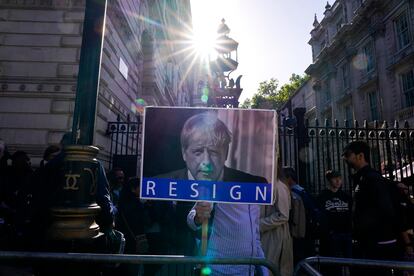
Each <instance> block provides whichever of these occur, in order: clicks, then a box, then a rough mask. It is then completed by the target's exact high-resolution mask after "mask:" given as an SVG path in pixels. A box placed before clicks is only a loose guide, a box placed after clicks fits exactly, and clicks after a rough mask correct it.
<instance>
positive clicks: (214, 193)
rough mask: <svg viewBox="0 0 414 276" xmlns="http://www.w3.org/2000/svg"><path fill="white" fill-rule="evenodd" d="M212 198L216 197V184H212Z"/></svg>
mask: <svg viewBox="0 0 414 276" xmlns="http://www.w3.org/2000/svg"><path fill="white" fill-rule="evenodd" d="M213 199H216V184H213Z"/></svg>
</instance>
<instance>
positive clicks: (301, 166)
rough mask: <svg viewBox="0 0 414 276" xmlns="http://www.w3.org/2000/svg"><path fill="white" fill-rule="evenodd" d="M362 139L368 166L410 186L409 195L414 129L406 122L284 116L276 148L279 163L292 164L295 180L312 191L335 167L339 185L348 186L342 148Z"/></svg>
mask: <svg viewBox="0 0 414 276" xmlns="http://www.w3.org/2000/svg"><path fill="white" fill-rule="evenodd" d="M356 140H362V141H365V142H367V143H368V144H369V146H370V148H371V156H370V158H371V166H372V167H374V168H375V169H377V170H378V171H380V172H381V174H382V175H383V176H385V177H387V178H390V179H393V180H396V181H401V182H404V183H406V184H408V186H409V187H410V194H411V195H413V182H414V176H413V172H414V170H413V169H414V129H413V128H411V127H410V126H409V124H408V122H405V124H404V126H402V127H400V125H399V124H398V122H395V123H394V124H393V126H392V127H390V126H389V125H388V123H387V122H385V121H384V122H382V123H380V122H378V121H374V122H373V123H372V124H368V123H367V122H366V121H364V122H363V125H362V126H360V125H359V123H358V122H357V121H354V122H348V121H344V123H343V124H342V125H340V124H339V122H338V121H337V120H334V123H333V125H332V124H331V123H330V122H329V121H327V120H326V121H325V122H324V124H322V125H321V124H320V123H319V121H318V120H315V121H313V122H309V121H305V120H303V118H287V119H284V120H283V121H282V122H281V123H280V126H279V147H280V148H279V151H280V153H281V162H282V166H291V167H294V168H295V169H296V170H297V172H298V178H299V180H298V182H299V184H301V185H303V186H304V187H306V189H307V190H308V191H309V192H311V193H312V194H318V193H319V191H321V190H322V189H324V188H325V187H326V180H325V172H326V171H327V170H336V171H339V172H340V173H341V174H342V176H343V179H344V184H343V189H344V190H345V191H347V192H350V191H351V190H352V181H351V177H350V176H351V171H350V169H349V168H348V167H347V165H346V164H345V162H344V161H343V159H342V151H343V149H344V147H345V145H347V144H348V143H349V142H351V141H356Z"/></svg>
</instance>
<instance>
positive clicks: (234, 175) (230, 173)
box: [156, 167, 267, 183]
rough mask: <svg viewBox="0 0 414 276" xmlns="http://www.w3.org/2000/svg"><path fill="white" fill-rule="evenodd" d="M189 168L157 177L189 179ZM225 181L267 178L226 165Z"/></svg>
mask: <svg viewBox="0 0 414 276" xmlns="http://www.w3.org/2000/svg"><path fill="white" fill-rule="evenodd" d="M187 172H188V171H187V169H181V170H177V171H173V172H169V173H165V174H161V175H157V176H156V177H157V178H170V179H185V180H188V175H187ZM223 181H224V182H249V183H267V180H266V178H264V177H261V176H256V175H252V174H248V173H245V172H242V171H239V170H235V169H231V168H228V167H224V174H223Z"/></svg>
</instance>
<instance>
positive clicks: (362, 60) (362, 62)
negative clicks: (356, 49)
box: [352, 54, 368, 70]
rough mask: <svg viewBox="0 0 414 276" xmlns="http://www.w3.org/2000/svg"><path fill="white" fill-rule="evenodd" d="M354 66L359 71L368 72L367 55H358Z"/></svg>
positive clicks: (353, 62)
mask: <svg viewBox="0 0 414 276" xmlns="http://www.w3.org/2000/svg"><path fill="white" fill-rule="evenodd" d="M352 65H353V66H354V67H355V68H356V69H358V70H366V69H367V65H368V58H367V56H366V55H365V54H358V55H356V56H355V57H354V58H353V59H352Z"/></svg>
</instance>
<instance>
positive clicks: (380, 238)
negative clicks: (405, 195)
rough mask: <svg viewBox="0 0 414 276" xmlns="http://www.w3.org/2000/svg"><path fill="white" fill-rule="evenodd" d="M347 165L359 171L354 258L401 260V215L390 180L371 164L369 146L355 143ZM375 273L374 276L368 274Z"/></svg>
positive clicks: (348, 149) (380, 272) (384, 272)
mask: <svg viewBox="0 0 414 276" xmlns="http://www.w3.org/2000/svg"><path fill="white" fill-rule="evenodd" d="M342 155H343V158H344V160H345V162H346V163H347V164H348V166H350V167H351V168H352V169H354V170H355V171H356V173H355V174H354V175H353V181H354V202H355V208H354V210H353V214H352V216H353V229H352V235H353V239H354V240H355V241H356V245H357V246H356V248H355V251H354V252H353V255H354V257H357V258H366V259H380V260H393V259H394V260H395V259H397V257H398V253H397V252H398V250H397V237H398V232H399V227H398V224H399V222H398V219H397V218H398V216H397V213H396V210H395V205H394V203H393V199H392V196H391V193H390V191H391V187H390V181H389V180H387V179H385V178H384V177H382V175H381V174H380V173H379V172H378V171H376V170H375V169H373V168H372V167H371V166H370V165H369V161H370V148H369V146H368V144H367V143H365V142H362V141H354V142H351V143H349V144H348V145H347V146H346V147H345V148H344V152H343V154H342ZM363 273H364V274H365V275H392V273H391V271H389V270H384V269H381V270H372V269H369V270H366V269H364V270H363V271H362V270H361V271H358V272H357V273H356V274H353V275H362V274H363ZM367 273H374V274H367Z"/></svg>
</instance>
